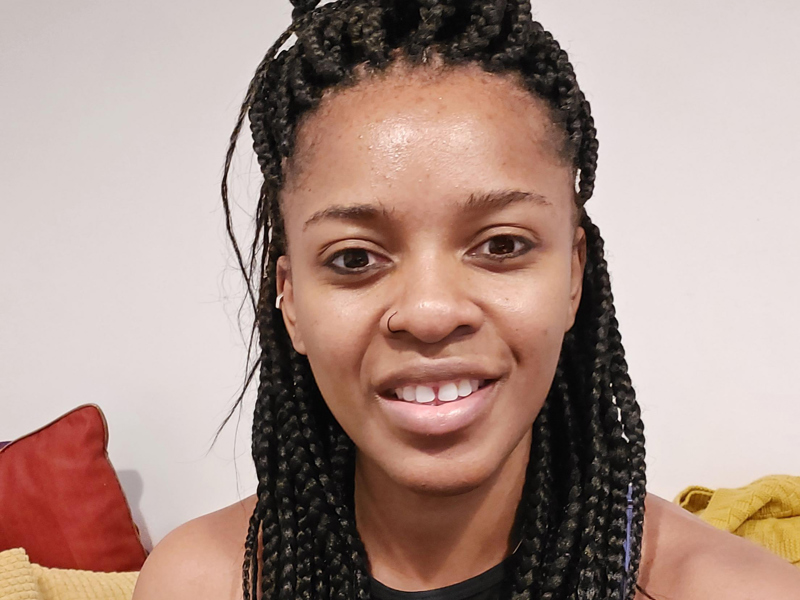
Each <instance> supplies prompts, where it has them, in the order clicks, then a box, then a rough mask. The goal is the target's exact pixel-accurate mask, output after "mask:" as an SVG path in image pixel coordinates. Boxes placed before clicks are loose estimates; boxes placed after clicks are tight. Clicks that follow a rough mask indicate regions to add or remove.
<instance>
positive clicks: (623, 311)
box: [0, 0, 800, 541]
mask: <svg viewBox="0 0 800 600" xmlns="http://www.w3.org/2000/svg"><path fill="white" fill-rule="evenodd" d="M535 11H536V13H537V15H538V17H539V18H540V19H541V21H542V22H543V23H544V24H545V26H547V27H548V28H549V29H551V30H552V31H553V32H554V34H555V35H556V37H557V38H558V39H559V40H560V41H561V42H562V45H564V46H565V47H566V48H567V49H568V50H569V51H570V54H571V58H572V59H573V62H574V63H575V64H576V68H577V71H578V75H579V78H580V81H581V84H582V87H583V88H584V89H585V90H586V91H587V94H588V96H589V97H590V99H591V101H592V104H593V108H594V111H595V115H596V119H597V124H598V129H599V136H600V141H601V158H600V170H599V173H598V175H599V180H598V187H597V193H596V196H595V198H594V199H592V200H591V203H590V209H591V211H592V214H593V215H594V216H595V220H596V221H597V222H598V224H599V225H600V226H601V228H602V230H603V232H604V236H605V237H606V239H607V242H608V253H609V256H610V264H611V270H612V275H613V281H614V290H615V295H616V300H617V307H618V312H619V315H620V321H621V326H622V332H623V335H624V341H625V344H626V347H627V350H628V355H629V360H630V364H631V372H632V375H633V378H634V384H635V385H636V387H637V390H638V393H639V399H640V402H641V405H642V411H643V417H644V420H645V425H646V434H647V447H648V467H649V482H650V483H649V485H650V490H651V491H653V492H655V493H657V494H659V495H662V496H665V497H667V498H670V499H671V498H672V497H673V496H674V495H675V494H676V493H677V492H678V491H679V490H680V489H682V488H683V487H684V486H686V485H689V484H693V483H700V484H704V485H708V486H712V487H716V486H727V487H733V486H738V485H743V484H745V483H747V482H749V481H751V480H753V479H755V478H757V477H759V476H762V475H766V474H769V473H793V474H795V475H800V452H798V443H797V442H798V437H800V434H799V433H798V424H799V423H800V401H799V400H800V393H798V391H797V388H796V383H795V381H794V379H795V378H796V375H797V374H798V368H797V366H796V363H797V361H798V358H800V353H798V351H797V346H796V340H797V339H800V319H798V318H797V316H796V300H797V293H798V290H800V287H799V285H798V282H797V276H798V267H797V262H798V259H800V241H799V240H798V236H797V234H796V231H795V228H796V224H797V223H798V222H800V208H799V206H800V198H799V197H798V195H799V194H798V189H799V187H798V182H797V179H796V173H797V166H796V165H798V164H800V142H799V141H798V140H800V120H798V118H797V107H798V106H800V78H798V76H797V64H798V59H800V41H798V35H797V34H798V23H800V4H798V3H797V2H794V1H793V0H771V1H769V0H767V1H764V2H760V3H754V2H749V1H744V0H705V1H704V2H696V1H691V2H690V1H689V0H672V1H671V2H662V3H656V2H647V3H644V2H637V1H634V0H615V1H614V2H596V1H595V2H592V1H589V0H584V1H578V0H569V1H566V0H546V1H540V2H536V3H535ZM289 12H290V9H289V7H288V0H286V1H283V0H281V1H276V0H247V1H245V0H235V1H228V2H207V1H206V2H203V1H200V0H170V1H169V2H163V1H156V0H139V1H138V2H135V3H131V2H124V3H123V2H108V1H105V2H101V1H99V0H69V1H61V2H55V1H53V0H49V1H44V0H42V1H39V2H26V1H24V0H4V1H3V2H2V3H0V76H1V77H2V85H0V140H2V144H1V145H0V182H2V189H0V277H1V278H0V439H11V438H14V437H17V436H19V435H21V434H23V433H25V432H27V431H29V430H31V429H34V428H36V427H38V426H40V425H41V424H43V423H45V422H47V421H49V420H51V419H53V418H55V417H56V416H58V415H60V414H61V413H63V412H66V411H67V410H69V409H70V408H72V407H73V406H76V405H78V404H80V403H85V402H95V403H97V404H99V405H100V406H101V407H102V408H103V410H104V411H105V413H106V415H107V418H108V421H109V426H110V456H111V459H112V461H113V462H114V465H115V466H116V468H117V469H118V470H119V471H120V472H121V476H122V480H123V485H124V487H125V489H126V491H127V493H128V494H129V496H130V497H131V502H132V504H133V505H134V508H135V512H136V516H137V519H138V520H139V522H140V524H143V525H144V528H145V530H146V531H147V532H148V533H149V536H150V537H151V538H152V540H153V541H157V540H159V539H160V538H161V537H163V536H164V534H166V533H167V531H169V530H170V529H172V528H173V527H175V526H177V525H178V524H180V523H182V522H184V521H186V520H188V519H190V518H192V517H195V516H197V515H200V514H202V513H205V512H208V511H211V510H214V509H216V508H218V507H221V506H223V505H225V504H228V503H231V502H233V501H235V500H236V499H237V497H239V496H240V495H241V496H245V495H248V494H250V493H252V491H253V489H254V483H253V482H254V476H253V471H252V468H251V467H250V460H249V446H248V438H249V420H248V418H247V416H248V415H247V414H245V416H244V417H243V420H242V424H241V427H240V430H239V435H238V440H239V441H238V446H237V448H236V451H234V428H233V427H231V428H229V429H228V430H227V431H226V433H225V434H224V435H223V437H222V438H221V439H220V441H219V442H218V444H217V446H216V447H215V449H214V450H212V451H211V452H210V453H209V454H208V455H206V451H207V449H208V446H209V443H210V440H211V437H212V435H213V433H214V431H215V429H216V426H217V425H218V424H219V422H220V421H221V419H222V417H223V416H224V414H225V411H226V408H227V407H228V406H229V405H230V402H231V400H232V398H233V396H234V394H235V392H236V391H237V389H238V386H239V384H240V381H241V377H242V375H243V363H244V350H243V344H242V342H241V340H240V338H239V330H238V327H237V325H236V319H235V312H236V309H237V307H238V301H239V300H240V299H241V291H242V289H241V286H240V283H239V279H238V275H237V272H236V271H235V269H234V268H233V259H232V255H231V253H230V252H229V249H228V246H227V244H226V240H225V236H224V229H223V215H222V212H221V210H220V208H219V201H218V182H219V177H220V168H221V164H222V158H223V154H224V151H225V147H226V139H227V136H228V135H229V132H230V129H231V127H232V125H233V122H234V118H235V114H236V112H237V110H238V105H239V102H240V100H241V97H242V95H243V93H244V90H245V88H246V85H247V83H248V81H249V79H250V75H251V72H252V70H253V69H254V68H255V66H256V64H257V63H258V61H259V60H260V58H261V56H262V55H263V52H264V51H265V50H266V48H267V47H268V46H269V45H270V44H271V42H272V40H274V39H275V37H276V36H277V35H278V34H279V32H280V31H282V29H283V28H284V27H285V26H286V25H287V24H288V20H289ZM244 146H245V147H247V143H245V144H244ZM242 156H243V160H241V161H240V163H239V167H238V171H237V173H238V175H237V179H238V181H239V182H240V185H239V194H238V197H239V200H240V202H241V203H242V204H244V205H245V206H252V204H251V202H252V200H251V199H250V198H248V197H247V193H246V191H247V189H246V188H247V187H248V182H249V181H250V178H251V175H252V174H253V173H257V168H254V167H253V164H254V163H253V162H252V161H251V160H250V158H248V157H247V156H246V154H243V155H242ZM249 407H250V405H248V409H249ZM245 412H246V413H247V412H248V411H245ZM235 454H236V456H238V458H237V460H234V456H235ZM236 465H238V468H239V472H238V479H237V473H236V469H235V466H236Z"/></svg>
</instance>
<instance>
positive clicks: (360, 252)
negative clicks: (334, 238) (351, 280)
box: [325, 248, 379, 273]
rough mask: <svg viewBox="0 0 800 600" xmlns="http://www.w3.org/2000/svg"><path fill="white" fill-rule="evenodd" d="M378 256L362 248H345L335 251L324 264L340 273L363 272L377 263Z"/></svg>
mask: <svg viewBox="0 0 800 600" xmlns="http://www.w3.org/2000/svg"><path fill="white" fill-rule="evenodd" d="M376 258H378V256H377V255H376V254H375V253H374V252H370V251H369V250H365V249H364V248H345V249H343V250H339V251H338V252H336V253H335V254H334V255H333V256H332V257H331V258H330V259H329V260H328V261H327V262H326V263H325V264H326V266H329V267H331V268H332V269H334V270H335V271H339V272H340V273H363V272H364V271H368V270H370V269H372V268H374V267H376V266H377V265H378V262H379V261H378V260H375V259H376Z"/></svg>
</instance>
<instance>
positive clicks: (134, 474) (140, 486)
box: [117, 469, 153, 553]
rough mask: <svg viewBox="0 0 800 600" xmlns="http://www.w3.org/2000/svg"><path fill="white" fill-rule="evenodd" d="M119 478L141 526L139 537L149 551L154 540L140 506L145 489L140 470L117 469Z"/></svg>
mask: <svg viewBox="0 0 800 600" xmlns="http://www.w3.org/2000/svg"><path fill="white" fill-rule="evenodd" d="M117 478H118V479H119V482H120V485H122V491H123V492H125V497H126V498H127V499H128V505H129V506H130V507H131V515H132V516H133V521H134V523H136V525H137V526H138V527H139V537H140V538H141V540H142V545H143V546H144V549H145V550H147V552H148V553H149V552H150V551H151V550H152V549H153V542H152V540H151V538H150V531H149V530H148V529H147V523H145V521H144V516H143V515H142V511H141V508H140V506H139V504H140V502H141V500H142V492H143V491H144V481H143V480H142V476H141V475H140V474H139V471H134V470H132V469H129V470H122V471H117Z"/></svg>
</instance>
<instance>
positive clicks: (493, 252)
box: [472, 234, 533, 260]
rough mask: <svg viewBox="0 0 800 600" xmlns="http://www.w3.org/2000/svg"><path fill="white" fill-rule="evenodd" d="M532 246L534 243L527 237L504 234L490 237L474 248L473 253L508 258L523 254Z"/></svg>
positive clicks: (495, 257) (495, 258) (494, 258)
mask: <svg viewBox="0 0 800 600" xmlns="http://www.w3.org/2000/svg"><path fill="white" fill-rule="evenodd" d="M531 248H533V243H532V242H531V241H530V240H528V239H526V238H523V237H520V236H516V235H508V234H502V235H495V236H493V237H491V238H489V239H488V240H486V241H485V242H483V243H482V244H481V245H480V246H478V247H477V248H476V249H475V250H473V251H472V254H473V255H482V256H486V257H488V258H490V259H492V260H506V259H509V258H515V257H517V256H521V255H523V254H525V253H526V252H528V251H529V250H530V249H531Z"/></svg>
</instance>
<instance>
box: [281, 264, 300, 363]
mask: <svg viewBox="0 0 800 600" xmlns="http://www.w3.org/2000/svg"><path fill="white" fill-rule="evenodd" d="M275 285H276V289H277V292H278V296H279V297H281V298H282V299H281V301H280V306H279V308H280V311H281V316H282V317H283V324H284V325H285V326H286V331H287V332H288V334H289V338H290V339H291V340H292V346H294V349H295V350H296V351H297V352H298V353H300V354H305V353H306V347H305V344H304V343H303V338H302V336H301V335H300V331H299V328H298V327H297V312H296V306H295V302H294V285H293V282H292V266H291V263H290V262H289V257H288V256H285V255H284V256H280V257H278V262H277V263H276V265H275Z"/></svg>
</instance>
